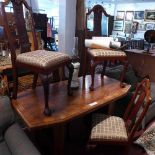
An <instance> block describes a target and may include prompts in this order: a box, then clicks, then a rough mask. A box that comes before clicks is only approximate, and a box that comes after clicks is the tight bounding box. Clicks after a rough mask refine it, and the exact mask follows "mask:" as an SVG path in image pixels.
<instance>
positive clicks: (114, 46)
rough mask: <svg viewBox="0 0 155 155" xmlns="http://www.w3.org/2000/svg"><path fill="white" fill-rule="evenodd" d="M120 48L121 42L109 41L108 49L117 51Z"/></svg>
mask: <svg viewBox="0 0 155 155" xmlns="http://www.w3.org/2000/svg"><path fill="white" fill-rule="evenodd" d="M120 47H121V42H119V41H110V48H112V49H118V48H120Z"/></svg>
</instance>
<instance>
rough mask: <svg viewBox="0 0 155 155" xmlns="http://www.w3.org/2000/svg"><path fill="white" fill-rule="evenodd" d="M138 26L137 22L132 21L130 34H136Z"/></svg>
mask: <svg viewBox="0 0 155 155" xmlns="http://www.w3.org/2000/svg"><path fill="white" fill-rule="evenodd" d="M138 25H139V23H138V22H137V21H133V22H132V28H131V32H132V33H133V34H136V33H137V29H138Z"/></svg>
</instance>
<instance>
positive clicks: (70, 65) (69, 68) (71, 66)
mask: <svg viewBox="0 0 155 155" xmlns="http://www.w3.org/2000/svg"><path fill="white" fill-rule="evenodd" d="M66 66H67V68H68V70H69V78H68V85H67V89H68V95H72V94H73V93H72V90H71V81H72V77H73V72H74V66H73V65H72V63H69V64H67V65H66Z"/></svg>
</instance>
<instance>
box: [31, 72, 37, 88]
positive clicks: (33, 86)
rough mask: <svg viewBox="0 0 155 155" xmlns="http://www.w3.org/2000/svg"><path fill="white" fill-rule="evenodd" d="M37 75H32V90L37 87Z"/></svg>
mask: <svg viewBox="0 0 155 155" xmlns="http://www.w3.org/2000/svg"><path fill="white" fill-rule="evenodd" d="M37 80H38V74H37V73H34V77H33V84H32V89H35V88H36V86H37Z"/></svg>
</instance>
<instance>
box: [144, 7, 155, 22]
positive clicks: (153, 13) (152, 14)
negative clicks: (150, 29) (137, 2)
mask: <svg viewBox="0 0 155 155" xmlns="http://www.w3.org/2000/svg"><path fill="white" fill-rule="evenodd" d="M145 21H155V10H145Z"/></svg>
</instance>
